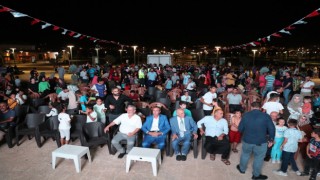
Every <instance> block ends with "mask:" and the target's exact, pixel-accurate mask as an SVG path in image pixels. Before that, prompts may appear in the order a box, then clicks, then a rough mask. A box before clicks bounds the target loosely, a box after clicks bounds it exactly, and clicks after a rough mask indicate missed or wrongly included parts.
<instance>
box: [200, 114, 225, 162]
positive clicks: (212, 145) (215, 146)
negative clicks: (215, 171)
mask: <svg viewBox="0 0 320 180" xmlns="http://www.w3.org/2000/svg"><path fill="white" fill-rule="evenodd" d="M222 117H223V111H222V110H221V109H217V110H216V111H215V112H214V114H213V116H205V117H204V118H202V119H201V120H200V121H198V122H197V126H198V128H199V130H200V134H201V135H203V134H205V136H206V141H205V144H204V148H205V149H206V151H207V152H208V153H210V159H211V160H212V161H214V160H215V156H216V155H215V154H222V156H221V161H222V162H224V163H225V164H226V165H230V161H229V160H228V158H229V154H230V143H229V138H228V132H229V129H228V122H227V120H225V119H224V118H222ZM202 124H203V125H204V126H205V127H206V129H205V130H204V129H203V128H202Z"/></svg>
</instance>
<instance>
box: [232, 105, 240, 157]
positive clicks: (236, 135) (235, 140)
mask: <svg viewBox="0 0 320 180" xmlns="http://www.w3.org/2000/svg"><path fill="white" fill-rule="evenodd" d="M240 121H241V111H240V110H235V111H234V115H233V116H232V118H231V122H230V132H229V141H230V143H231V149H232V151H233V152H234V153H238V149H237V146H238V144H239V143H240V141H241V133H240V132H239V130H238V126H239V124H240Z"/></svg>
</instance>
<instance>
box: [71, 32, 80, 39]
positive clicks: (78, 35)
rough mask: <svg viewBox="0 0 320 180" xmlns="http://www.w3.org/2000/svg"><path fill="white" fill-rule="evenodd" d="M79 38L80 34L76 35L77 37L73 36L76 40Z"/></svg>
mask: <svg viewBox="0 0 320 180" xmlns="http://www.w3.org/2000/svg"><path fill="white" fill-rule="evenodd" d="M80 36H81V34H80V33H78V34H77V35H75V36H73V37H74V38H78V37H80Z"/></svg>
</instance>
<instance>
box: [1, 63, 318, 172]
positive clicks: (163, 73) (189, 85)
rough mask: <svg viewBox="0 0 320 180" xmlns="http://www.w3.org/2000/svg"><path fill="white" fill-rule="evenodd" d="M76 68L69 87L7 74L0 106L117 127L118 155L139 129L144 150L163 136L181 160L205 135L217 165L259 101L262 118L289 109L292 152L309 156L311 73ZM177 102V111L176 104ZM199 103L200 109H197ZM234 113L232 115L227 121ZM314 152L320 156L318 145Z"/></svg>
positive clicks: (313, 101)
mask: <svg viewBox="0 0 320 180" xmlns="http://www.w3.org/2000/svg"><path fill="white" fill-rule="evenodd" d="M60 68H63V67H60ZM74 71H75V72H73V76H76V77H77V78H73V79H76V80H72V82H71V83H67V82H66V81H65V78H64V77H61V74H59V78H56V77H55V76H50V77H47V76H46V75H45V74H41V75H38V73H37V71H36V69H33V70H32V71H31V72H30V81H29V82H28V83H27V85H25V86H22V85H21V84H20V83H19V81H18V80H17V78H16V77H12V76H11V75H10V74H9V75H8V74H7V75H5V76H2V77H1V85H2V86H3V87H4V88H3V89H4V91H3V92H1V93H0V95H1V96H0V98H1V102H2V104H1V105H3V106H6V107H7V109H6V110H8V109H10V112H11V111H14V109H15V107H16V106H21V105H30V106H34V107H33V108H32V109H31V110H33V111H36V109H37V107H36V106H35V105H34V103H33V101H34V100H37V99H43V100H44V101H43V104H48V103H55V102H59V103H60V104H64V105H65V106H64V107H66V111H65V112H68V111H67V110H72V111H73V112H79V113H80V114H83V115H86V116H87V123H90V122H95V121H98V122H102V123H104V125H105V132H106V133H107V132H109V131H112V130H114V128H112V126H115V125H119V127H120V128H119V133H118V134H116V135H115V136H114V137H113V139H112V145H113V146H114V147H115V148H116V149H117V151H118V152H119V153H120V154H119V158H122V157H123V156H124V155H125V154H126V153H128V152H129V151H130V149H131V148H132V147H133V146H134V145H135V142H134V141H135V140H136V136H138V133H139V132H141V130H142V133H143V136H142V137H143V140H142V146H143V147H150V145H151V144H152V143H156V144H157V147H158V148H159V149H161V150H162V149H163V148H164V146H166V145H165V143H166V141H165V137H166V136H167V135H168V134H169V135H170V136H171V139H172V142H171V146H172V147H173V149H174V153H175V155H176V159H177V160H179V161H180V160H182V161H185V160H186V155H187V153H188V151H189V149H190V139H192V138H194V139H198V138H197V137H198V135H204V136H207V137H206V139H205V140H206V143H205V146H204V147H205V148H206V151H207V152H209V153H210V159H211V160H214V159H215V154H216V153H217V154H219V153H220V154H222V159H221V160H222V162H223V163H224V164H226V165H230V161H229V160H228V158H229V153H230V151H231V150H232V152H234V153H237V152H238V150H237V145H238V143H240V139H241V133H239V132H236V131H237V127H238V126H239V123H240V121H241V116H242V115H243V114H245V113H246V112H248V111H251V104H252V103H253V102H260V103H261V107H260V108H262V112H263V113H266V114H267V115H270V116H271V114H272V112H274V111H276V112H277V113H278V117H277V118H280V116H283V114H284V110H288V112H289V116H288V117H287V118H286V120H288V119H296V120H297V121H298V126H299V127H300V130H301V131H303V132H304V137H303V138H302V139H303V141H302V140H301V142H299V147H298V149H297V150H296V151H295V152H294V154H295V155H296V156H295V157H297V155H299V153H300V154H301V155H302V157H303V159H305V160H307V159H308V157H309V156H307V152H308V150H306V149H305V148H306V147H307V146H308V143H309V141H310V139H311V138H312V137H311V134H312V131H310V128H304V126H305V125H309V126H308V127H311V130H313V129H314V128H316V127H317V126H314V125H316V124H317V122H316V120H315V118H316V117H315V114H316V112H317V111H318V109H317V108H318V107H319V98H318V97H319V93H318V92H317V91H316V90H315V89H314V86H315V84H314V83H313V82H312V80H311V79H310V77H309V76H307V77H305V78H304V79H302V78H301V76H297V75H295V76H291V72H292V69H290V68H277V67H272V66H270V67H269V72H263V73H260V72H259V69H257V68H256V69H252V70H250V69H244V68H243V67H242V66H240V68H237V69H234V68H231V67H228V66H226V67H222V66H221V67H216V66H215V65H207V66H205V65H201V66H192V65H190V66H169V65H166V66H163V65H152V64H150V65H142V64H141V65H136V66H130V65H126V64H122V65H119V66H115V65H91V64H89V63H87V64H83V65H79V66H78V67H77V68H76V69H75V70H74ZM62 76H63V75H62ZM279 82H280V84H279ZM294 93H295V94H294ZM313 94H314V95H315V96H312V95H313ZM173 96H174V97H173ZM313 97H315V98H313ZM163 98H165V99H168V103H167V102H166V101H162V100H161V102H158V100H160V99H163ZM177 101H179V102H178V103H177V105H178V106H176V105H175V102H177ZM139 102H145V103H146V104H151V103H154V102H157V103H158V105H157V106H156V107H153V108H152V109H151V110H150V111H151V113H149V114H146V113H142V110H141V109H143V107H139V106H138V104H139ZM199 103H200V104H201V106H200V107H198V106H197V104H199ZM198 108H199V111H203V114H204V116H203V118H201V119H194V118H193V114H192V113H191V111H190V110H191V109H198ZM6 110H3V111H1V114H0V115H1V119H0V124H5V123H6V122H8V121H13V119H11V118H9V119H10V120H8V118H7V115H6V112H7V111H6ZM168 111H169V113H167V112H168ZM138 112H140V113H138ZM11 114H14V113H11ZM137 114H139V115H140V116H139V115H137ZM233 114H237V116H235V117H234V118H232V115H233ZM238 114H240V116H239V115H238ZM10 117H11V116H10ZM302 117H305V118H306V119H307V120H304V119H303V118H302ZM302 120H304V121H303V122H302ZM197 122H200V124H197ZM203 124H204V125H205V128H204V127H203V126H202V125H203ZM274 124H275V126H276V123H274ZM285 125H287V122H286V124H285ZM198 128H199V131H200V132H199V131H198ZM2 129H3V130H2V132H4V133H2V134H5V132H6V131H5V129H4V128H2ZM229 129H230V130H231V131H229ZM230 132H232V134H230ZM276 135H279V134H276ZM2 136H3V135H2ZM229 136H230V138H229ZM279 136H281V135H279ZM122 139H126V140H127V142H128V144H127V145H128V147H127V149H126V150H125V149H123V147H122V146H121V145H120V144H119V142H120V141H121V140H122ZM68 143H70V142H69V141H68ZM230 144H231V145H230ZM319 144H320V143H319ZM317 148H319V151H320V145H319V147H317ZM317 157H318V156H317ZM266 159H268V158H266ZM305 164H308V163H307V161H306V163H305ZM285 173H286V172H283V174H285ZM278 174H279V173H278ZM283 174H282V175H283ZM297 174H298V173H297Z"/></svg>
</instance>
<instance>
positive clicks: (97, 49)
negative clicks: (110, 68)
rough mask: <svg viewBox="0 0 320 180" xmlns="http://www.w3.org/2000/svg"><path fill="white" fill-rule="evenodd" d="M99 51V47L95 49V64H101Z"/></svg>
mask: <svg viewBox="0 0 320 180" xmlns="http://www.w3.org/2000/svg"><path fill="white" fill-rule="evenodd" d="M99 49H100V48H98V47H96V48H95V50H96V52H97V61H96V62H95V64H99Z"/></svg>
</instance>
